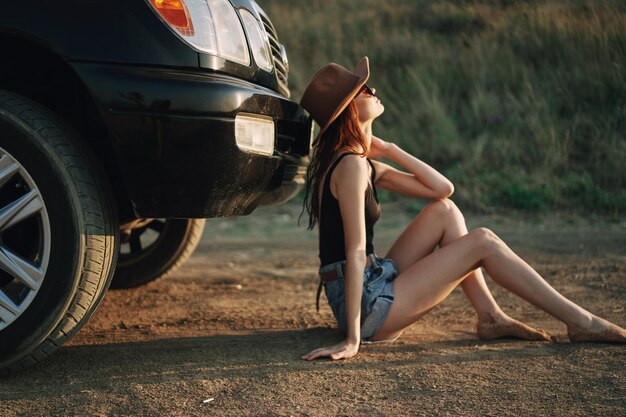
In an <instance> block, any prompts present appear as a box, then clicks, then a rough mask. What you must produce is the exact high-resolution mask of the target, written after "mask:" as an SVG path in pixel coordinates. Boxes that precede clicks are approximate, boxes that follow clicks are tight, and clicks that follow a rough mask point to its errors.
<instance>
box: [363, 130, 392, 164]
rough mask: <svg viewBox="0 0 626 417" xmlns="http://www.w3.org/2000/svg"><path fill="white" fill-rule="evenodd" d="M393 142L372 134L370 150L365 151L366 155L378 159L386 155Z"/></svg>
mask: <svg viewBox="0 0 626 417" xmlns="http://www.w3.org/2000/svg"><path fill="white" fill-rule="evenodd" d="M392 145H393V144H392V143H389V142H385V141H384V140H382V139H380V138H377V137H376V136H374V135H372V143H371V144H370V150H369V152H368V153H367V157H368V158H371V159H379V158H384V157H386V156H387V153H388V152H389V149H390V148H391V146H392Z"/></svg>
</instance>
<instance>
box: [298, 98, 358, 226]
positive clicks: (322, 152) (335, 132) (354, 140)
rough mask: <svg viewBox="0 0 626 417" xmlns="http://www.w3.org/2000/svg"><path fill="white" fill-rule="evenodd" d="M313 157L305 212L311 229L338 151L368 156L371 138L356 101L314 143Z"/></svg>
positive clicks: (308, 177) (316, 221) (307, 184)
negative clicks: (323, 182)
mask: <svg viewBox="0 0 626 417" xmlns="http://www.w3.org/2000/svg"><path fill="white" fill-rule="evenodd" d="M312 145H313V155H312V157H311V163H310V164H309V167H308V169H307V172H306V186H305V190H306V192H305V194H304V202H303V203H302V206H303V207H302V212H301V213H300V217H301V216H302V214H303V213H304V210H306V211H307V213H308V214H309V225H308V227H307V229H309V230H311V229H313V228H314V227H315V225H316V224H317V223H318V222H319V219H320V212H319V211H320V193H319V191H320V186H321V185H322V184H321V183H320V182H321V180H322V176H323V175H324V173H325V172H326V170H327V169H328V167H329V165H330V164H331V162H332V161H333V160H334V159H335V156H336V154H337V151H338V150H339V149H344V150H346V151H349V152H352V153H355V154H357V155H363V156H365V155H366V154H367V152H368V150H369V149H368V143H367V138H366V137H365V135H364V134H363V131H362V130H361V127H360V126H359V113H358V111H357V106H356V103H355V102H354V100H352V101H351V102H350V104H348V107H346V108H345V110H344V111H342V112H341V114H339V116H338V117H337V118H336V119H335V120H334V121H333V123H332V124H331V125H330V126H329V127H328V129H326V131H325V132H324V133H323V134H322V135H320V136H318V137H317V138H316V139H315V140H314V141H313V144H312Z"/></svg>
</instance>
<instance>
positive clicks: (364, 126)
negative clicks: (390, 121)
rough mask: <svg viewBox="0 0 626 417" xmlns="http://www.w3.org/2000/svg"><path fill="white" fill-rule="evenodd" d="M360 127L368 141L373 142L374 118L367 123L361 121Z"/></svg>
mask: <svg viewBox="0 0 626 417" xmlns="http://www.w3.org/2000/svg"><path fill="white" fill-rule="evenodd" d="M359 127H360V128H361V132H363V134H364V135H365V137H366V138H367V142H368V143H369V142H371V141H372V120H368V121H367V122H365V123H360V122H359Z"/></svg>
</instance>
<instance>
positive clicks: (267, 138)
mask: <svg viewBox="0 0 626 417" xmlns="http://www.w3.org/2000/svg"><path fill="white" fill-rule="evenodd" d="M235 140H236V141H237V146H238V147H239V149H242V150H244V151H248V152H254V153H260V154H263V155H272V154H273V153H274V121H273V120H272V118H271V117H263V116H258V115H252V114H244V113H239V114H238V115H237V116H236V117H235Z"/></svg>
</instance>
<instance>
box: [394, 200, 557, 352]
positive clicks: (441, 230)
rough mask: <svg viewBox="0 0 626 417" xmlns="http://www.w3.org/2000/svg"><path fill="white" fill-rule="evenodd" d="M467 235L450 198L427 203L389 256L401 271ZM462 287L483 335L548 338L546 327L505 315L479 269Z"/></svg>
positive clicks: (480, 335) (532, 338) (459, 212)
mask: <svg viewBox="0 0 626 417" xmlns="http://www.w3.org/2000/svg"><path fill="white" fill-rule="evenodd" d="M466 234H467V226H466V225H465V219H464V218H463V214H462V213H461V211H460V210H459V209H458V208H457V206H456V205H455V204H454V203H453V202H452V201H451V200H448V199H442V200H437V201H434V202H432V203H430V204H429V205H427V206H426V207H425V208H424V209H423V210H422V211H420V213H419V215H418V216H417V217H416V218H415V220H414V221H413V222H412V223H411V224H410V225H409V226H408V227H407V228H406V229H405V230H404V232H403V233H402V234H401V235H400V237H399V238H398V239H397V241H396V242H395V243H394V245H393V246H392V247H391V249H390V250H389V252H388V253H387V255H386V257H388V258H391V259H393V260H394V261H395V262H396V265H397V266H398V272H402V271H404V270H405V269H407V268H408V267H409V266H411V265H413V264H414V263H416V262H417V261H419V260H420V259H423V258H424V257H425V256H426V255H428V254H430V253H432V252H433V250H434V249H435V248H436V247H437V246H438V245H439V246H441V247H443V246H446V245H448V244H450V243H451V242H454V241H455V240H457V239H459V238H460V237H462V236H465V235H466ZM461 287H462V289H463V291H464V292H465V294H466V295H467V298H468V299H469V301H470V303H471V304H472V306H473V307H474V310H475V311H476V315H477V318H478V321H477V325H476V328H477V333H478V336H479V337H480V338H483V339H494V338H498V337H519V338H523V339H531V340H547V339H549V335H548V334H547V333H546V332H545V331H543V330H537V329H533V328H531V327H528V326H526V325H525V324H523V323H521V322H519V321H517V320H514V319H512V318H511V317H509V316H508V315H506V314H505V313H504V312H503V311H502V310H501V309H500V306H498V304H497V303H496V301H495V300H494V298H493V296H492V295H491V292H490V291H489V288H487V283H486V282H485V278H484V276H483V273H482V271H481V270H480V268H477V269H475V270H474V271H471V272H470V273H469V274H468V275H467V277H466V279H464V280H463V281H462V283H461Z"/></svg>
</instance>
